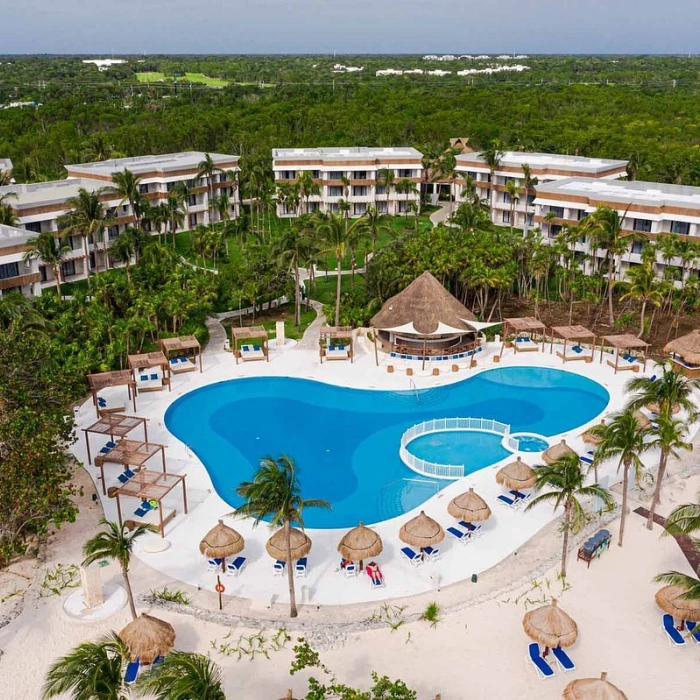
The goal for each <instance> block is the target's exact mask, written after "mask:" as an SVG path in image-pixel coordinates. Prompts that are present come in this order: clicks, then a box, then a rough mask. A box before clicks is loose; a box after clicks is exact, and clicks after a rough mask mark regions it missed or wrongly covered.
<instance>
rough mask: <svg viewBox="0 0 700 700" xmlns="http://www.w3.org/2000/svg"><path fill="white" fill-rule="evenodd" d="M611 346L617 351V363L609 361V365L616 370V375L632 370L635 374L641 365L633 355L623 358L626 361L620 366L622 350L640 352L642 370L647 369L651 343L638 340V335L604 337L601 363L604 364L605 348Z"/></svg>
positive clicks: (601, 348) (601, 344)
mask: <svg viewBox="0 0 700 700" xmlns="http://www.w3.org/2000/svg"><path fill="white" fill-rule="evenodd" d="M605 345H609V346H611V347H612V348H614V349H615V362H611V361H610V360H608V361H607V362H608V365H610V367H613V368H614V369H615V374H617V373H618V372H622V371H623V370H631V371H633V372H637V371H639V369H638V368H639V365H638V364H637V363H636V360H637V358H632V361H630V358H631V357H632V356H631V355H630V356H629V357H628V356H626V355H623V356H622V359H623V360H624V361H625V363H624V364H623V365H620V350H639V351H641V353H642V358H643V365H642V370H646V368H647V348H648V347H649V343H647V342H646V341H644V340H642V339H641V338H637V336H636V335H632V334H631V333H622V334H620V335H604V336H603V337H602V338H601V339H600V362H601V363H602V362H603V346H605Z"/></svg>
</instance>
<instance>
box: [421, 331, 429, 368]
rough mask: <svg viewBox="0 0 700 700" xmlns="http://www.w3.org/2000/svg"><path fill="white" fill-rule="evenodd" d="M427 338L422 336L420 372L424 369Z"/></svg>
mask: <svg viewBox="0 0 700 700" xmlns="http://www.w3.org/2000/svg"><path fill="white" fill-rule="evenodd" d="M427 342H428V340H427V338H426V337H425V336H423V366H422V367H421V370H424V369H425V350H426V345H427Z"/></svg>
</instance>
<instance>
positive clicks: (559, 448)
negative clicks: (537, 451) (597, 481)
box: [542, 440, 576, 464]
mask: <svg viewBox="0 0 700 700" xmlns="http://www.w3.org/2000/svg"><path fill="white" fill-rule="evenodd" d="M575 454H576V452H575V450H572V449H571V448H570V447H569V446H568V445H567V444H566V440H562V441H561V442H560V443H559V444H557V445H552V446H551V447H548V448H547V449H546V450H545V451H544V452H543V453H542V460H543V461H544V463H545V464H553V463H554V462H556V461H557V460H558V459H561V458H562V457H565V456H566V455H575Z"/></svg>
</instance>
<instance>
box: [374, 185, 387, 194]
mask: <svg viewBox="0 0 700 700" xmlns="http://www.w3.org/2000/svg"><path fill="white" fill-rule="evenodd" d="M375 192H376V194H386V185H377V188H376V190H375Z"/></svg>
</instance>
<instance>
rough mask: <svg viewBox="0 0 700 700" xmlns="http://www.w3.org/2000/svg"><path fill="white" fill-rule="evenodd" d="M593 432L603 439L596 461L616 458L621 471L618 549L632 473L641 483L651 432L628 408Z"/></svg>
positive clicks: (622, 533) (621, 539)
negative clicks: (648, 438) (643, 459)
mask: <svg viewBox="0 0 700 700" xmlns="http://www.w3.org/2000/svg"><path fill="white" fill-rule="evenodd" d="M590 432H591V433H592V434H594V435H595V436H597V437H598V438H599V439H600V442H599V443H598V447H596V451H595V455H594V462H595V463H596V464H600V462H602V461H604V460H606V459H611V458H617V459H618V465H617V470H618V472H619V471H620V469H622V513H621V515H620V532H619V534H618V540H617V544H618V546H619V547H622V541H623V539H624V535H625V521H626V519H627V498H628V491H629V477H630V470H631V471H632V473H633V475H634V477H635V482H636V483H639V479H640V477H641V474H642V468H643V467H644V464H643V462H642V459H641V455H642V454H644V453H645V452H647V451H648V450H649V448H650V443H649V442H647V441H646V440H645V438H646V437H647V436H648V435H649V433H650V431H649V428H642V427H640V425H639V423H638V422H637V417H636V416H635V414H634V411H633V410H631V409H629V408H627V409H625V410H624V411H620V412H619V413H616V414H615V415H614V416H613V418H612V420H611V421H610V422H609V423H605V424H602V423H601V424H600V425H596V426H594V427H593V428H591V429H590Z"/></svg>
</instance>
